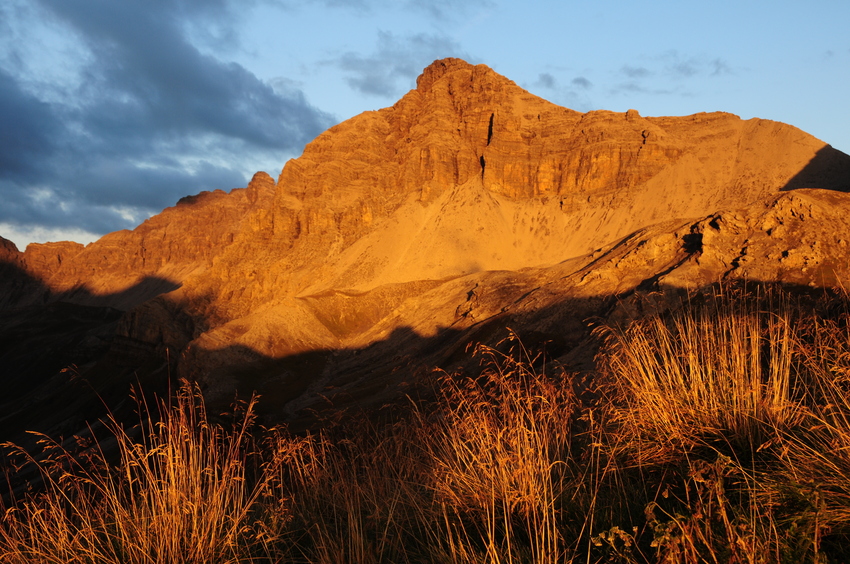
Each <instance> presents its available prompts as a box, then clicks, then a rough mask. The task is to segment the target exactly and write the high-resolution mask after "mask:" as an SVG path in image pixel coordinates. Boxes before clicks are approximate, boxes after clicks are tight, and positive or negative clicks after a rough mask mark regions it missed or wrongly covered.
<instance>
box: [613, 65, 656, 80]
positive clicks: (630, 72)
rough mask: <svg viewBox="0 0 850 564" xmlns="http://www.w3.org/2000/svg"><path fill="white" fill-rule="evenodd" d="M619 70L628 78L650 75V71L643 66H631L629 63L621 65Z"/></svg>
mask: <svg viewBox="0 0 850 564" xmlns="http://www.w3.org/2000/svg"><path fill="white" fill-rule="evenodd" d="M620 72H621V73H622V74H624V75H626V76H627V77H629V78H646V77H648V76H651V75H652V72H651V71H650V70H649V69H647V68H645V67H633V66H631V65H623V67H622V68H621V69H620Z"/></svg>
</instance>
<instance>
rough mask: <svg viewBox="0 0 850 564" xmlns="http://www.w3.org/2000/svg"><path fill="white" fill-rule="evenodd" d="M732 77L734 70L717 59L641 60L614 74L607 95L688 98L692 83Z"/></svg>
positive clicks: (672, 55) (667, 56) (671, 55)
mask: <svg viewBox="0 0 850 564" xmlns="http://www.w3.org/2000/svg"><path fill="white" fill-rule="evenodd" d="M732 74H735V70H734V68H733V67H732V66H731V65H730V64H729V63H728V62H727V61H725V60H724V59H721V58H719V57H715V58H709V57H707V56H705V55H699V56H683V55H682V54H680V53H679V52H678V51H667V52H666V53H663V54H660V55H656V56H653V57H642V58H641V60H640V62H639V63H638V64H635V63H630V64H625V65H623V66H621V67H620V68H619V70H618V71H617V72H616V73H614V79H615V80H614V85H613V87H611V89H610V91H609V92H610V94H612V95H617V94H648V95H658V96H668V95H678V96H690V95H691V90H689V89H688V85H689V84H693V82H692V81H695V80H700V79H704V78H706V77H708V78H715V77H720V76H725V75H732Z"/></svg>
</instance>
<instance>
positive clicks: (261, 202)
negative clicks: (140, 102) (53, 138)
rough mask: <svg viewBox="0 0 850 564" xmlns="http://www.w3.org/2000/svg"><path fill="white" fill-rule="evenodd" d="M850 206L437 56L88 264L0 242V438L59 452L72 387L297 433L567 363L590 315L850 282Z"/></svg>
mask: <svg viewBox="0 0 850 564" xmlns="http://www.w3.org/2000/svg"><path fill="white" fill-rule="evenodd" d="M848 191H850V157H848V156H847V155H845V154H843V153H841V152H839V151H837V150H835V149H833V148H832V147H830V146H829V145H827V144H825V143H823V142H821V141H819V140H817V139H815V138H814V137H812V136H811V135H808V134H806V133H804V132H802V131H800V130H799V129H796V128H794V127H792V126H790V125H785V124H782V123H777V122H772V121H767V120H760V119H751V120H741V119H740V118H738V117H736V116H734V115H731V114H726V113H702V114H696V115H692V116H685V117H643V116H640V115H639V114H638V112H636V111H634V110H629V111H628V112H625V113H617V112H609V111H593V112H588V113H584V114H582V113H579V112H575V111H572V110H569V109H566V108H563V107H560V106H557V105H555V104H552V103H550V102H547V101H545V100H543V99H541V98H538V97H536V96H534V95H532V94H530V93H528V92H526V91H525V90H523V89H522V88H520V87H519V86H517V85H516V84H514V83H513V82H511V81H510V80H508V79H506V78H504V77H502V76H500V75H498V74H497V73H495V72H494V71H492V70H491V69H489V68H488V67H486V66H484V65H477V66H473V65H470V64H468V63H466V62H464V61H461V60H458V59H444V60H440V61H435V62H434V63H433V64H432V65H430V66H429V67H428V68H426V69H425V70H424V72H423V74H422V75H421V76H420V77H419V79H418V80H417V87H416V89H414V90H412V91H410V92H409V93H407V94H406V95H405V96H404V97H403V98H402V99H401V100H399V101H398V102H397V103H396V104H395V105H394V106H392V107H390V108H385V109H383V110H379V111H374V112H366V113H363V114H361V115H359V116H356V117H354V118H352V119H350V120H348V121H346V122H343V123H341V124H339V125H337V126H335V127H333V128H331V129H329V130H328V131H326V132H325V133H323V134H321V135H320V136H319V137H317V138H316V139H315V140H314V141H313V142H312V143H310V144H309V145H307V147H306V148H305V150H304V153H303V155H302V156H301V157H299V158H297V159H294V160H291V161H289V162H287V163H286V165H285V166H284V167H283V170H282V172H281V174H280V176H279V177H278V179H277V181H275V180H273V179H272V178H271V177H269V176H268V175H267V174H265V173H257V175H255V176H254V178H253V180H252V181H251V183H250V184H249V186H248V187H247V188H245V189H237V190H233V191H232V192H230V193H225V192H222V191H216V192H212V193H202V194H199V195H197V196H192V197H187V198H184V199H182V200H181V201H180V202H178V203H177V205H176V206H174V207H172V208H168V209H166V210H165V211H163V212H162V213H161V214H159V215H157V216H154V217H152V218H150V219H148V220H147V221H145V222H144V223H142V224H141V225H140V226H139V227H137V228H136V229H134V230H132V231H120V232H116V233H111V234H109V235H106V236H104V237H103V238H101V239H100V240H98V241H96V242H94V243H91V244H89V245H87V246H85V247H83V246H82V245H79V244H76V243H48V244H44V245H37V244H33V245H29V246H28V247H27V249H26V250H25V251H24V252H20V251H18V249H16V248H15V247H14V245H12V244H11V243H9V242H7V241H5V240H2V239H0V274H2V278H0V337H2V338H0V343H3V345H2V347H1V348H0V367H2V368H0V370H2V371H4V372H5V373H4V374H3V376H2V377H3V381H4V382H5V383H7V388H8V390H9V392H8V393H7V394H6V399H4V400H3V402H2V405H0V407H2V411H0V412H2V413H6V415H4V416H2V417H0V432H2V433H5V436H15V435H16V434H17V433H18V432H20V431H21V430H22V429H23V428H24V426H25V425H32V424H33V422H37V423H38V424H39V425H41V427H42V430H45V431H50V432H54V433H64V434H66V435H68V434H71V433H73V432H75V431H76V430H77V429H79V428H80V426H81V425H82V422H83V420H84V419H85V418H86V417H88V416H90V414H92V413H95V412H97V410H98V409H99V407H98V406H99V405H100V403H99V402H100V399H96V397H95V396H94V395H93V393H92V392H91V391H90V390H94V391H96V392H97V393H98V394H99V395H100V397H105V398H107V400H108V399H110V398H111V399H112V400H113V401H115V402H120V398H122V397H125V396H126V390H127V388H128V386H129V384H130V383H132V382H134V381H136V380H139V381H141V382H142V383H143V385H145V386H148V387H150V388H151V389H166V387H167V386H168V385H169V382H171V381H173V380H175V379H176V378H190V379H195V380H197V381H199V382H200V383H202V385H203V387H204V390H205V393H206V394H207V398H208V401H210V402H211V404H212V405H219V404H221V405H226V404H227V403H228V402H229V401H231V400H232V399H233V397H234V394H236V393H237V392H238V393H239V394H241V395H242V396H246V395H247V394H250V393H251V392H252V391H254V390H256V391H259V392H260V393H261V394H262V395H263V398H264V399H263V400H262V402H261V404H260V407H261V411H262V412H263V414H264V416H266V417H269V418H271V419H274V420H287V421H290V422H292V423H293V424H294V425H308V424H310V421H311V417H312V416H313V415H312V414H313V413H315V410H316V409H320V408H324V407H327V406H331V405H332V406H335V407H370V406H371V407H377V406H380V405H382V404H384V403H386V402H391V401H393V400H394V399H397V398H398V397H400V396H402V395H403V394H405V393H406V392H407V390H409V389H410V387H411V386H415V384H416V382H417V380H418V379H419V378H420V376H421V375H422V374H424V373H426V372H428V371H430V370H431V369H433V368H434V367H442V368H444V369H453V368H456V367H458V366H461V365H463V364H465V363H467V362H469V360H468V356H467V355H465V354H463V353H464V351H465V349H466V348H467V347H468V346H469V345H470V344H475V343H478V342H483V343H490V344H495V343H497V342H498V341H500V340H501V339H503V338H504V337H505V336H506V335H507V334H508V332H507V331H508V329H507V328H510V329H511V330H513V331H515V332H516V333H517V334H518V335H520V336H521V337H522V339H523V341H524V342H525V343H526V344H527V345H528V346H529V347H545V348H546V353H547V355H548V356H549V357H550V358H552V359H553V360H555V361H558V362H561V363H564V364H567V365H569V366H575V367H578V368H580V367H581V366H584V365H586V364H587V362H589V360H590V359H592V352H593V351H592V347H591V345H590V344H589V341H588V340H587V336H588V332H589V329H588V322H587V320H588V319H590V318H597V319H598V318H602V319H615V318H617V317H618V316H621V317H622V316H628V315H631V312H632V311H633V310H634V309H635V308H641V307H649V306H652V305H653V304H658V303H664V301H665V300H668V299H669V297H670V296H673V295H675V294H676V293H677V292H681V291H685V290H689V289H690V290H696V289H699V288H701V287H703V286H706V285H709V284H712V283H716V282H718V281H721V280H730V279H731V280H735V279H739V280H744V279H746V280H751V281H757V282H760V281H763V282H783V283H786V284H787V285H789V286H792V285H793V286H795V287H800V288H811V287H826V286H834V285H837V284H840V283H846V281H847V279H848V274H850V267H848V265H850V248H849V247H848V242H847V239H848V237H850V235H848V233H850V219H848V218H849V217H850V213H848V212H850V196H848V194H847V192H848ZM69 366H73V368H72V369H71V370H70V371H69V370H65V371H64V372H63V369H67V368H68V367H69ZM69 374H71V375H73V378H70V377H69ZM81 382H83V383H84V385H83V384H81ZM81 390H89V391H81ZM82 397H85V398H86V399H85V400H83V399H80V400H78V401H77V400H74V401H70V400H69V398H82ZM104 401H106V400H104Z"/></svg>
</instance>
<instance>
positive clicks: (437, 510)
mask: <svg viewBox="0 0 850 564" xmlns="http://www.w3.org/2000/svg"><path fill="white" fill-rule="evenodd" d="M847 302H848V300H847V299H846V296H844V295H842V294H835V293H832V294H829V293H824V294H823V295H821V296H811V295H809V296H801V295H799V294H796V295H795V294H791V293H788V292H784V291H782V290H781V289H778V288H768V287H761V288H750V289H747V288H744V289H740V288H738V289H735V288H722V289H719V290H718V291H716V292H706V293H702V294H698V295H697V296H696V297H692V298H690V299H685V300H682V302H681V304H680V305H679V306H677V307H672V308H669V309H668V310H665V311H659V312H656V313H652V314H648V315H645V316H644V317H642V318H638V319H635V320H633V321H631V322H629V323H626V324H621V325H618V326H610V327H606V328H605V329H604V330H601V331H599V332H598V335H599V336H600V341H599V352H598V355H597V370H596V371H595V372H594V373H592V374H589V375H584V376H583V378H582V380H581V381H580V382H579V380H578V376H576V375H571V374H568V373H565V372H564V371H563V370H560V369H558V368H557V367H556V366H554V365H553V364H552V363H546V362H543V359H542V358H539V357H535V356H533V355H531V354H529V353H528V352H527V351H526V350H525V349H524V348H523V347H522V345H521V343H519V342H518V340H516V339H515V338H512V339H510V340H508V341H506V343H504V344H503V345H500V346H499V347H496V348H487V347H478V349H477V350H476V352H475V353H474V354H476V355H478V356H479V357H480V358H481V360H482V370H481V371H480V372H479V373H477V374H475V375H472V376H464V375H461V374H441V375H439V377H438V378H436V379H435V382H436V384H435V394H434V399H433V400H431V401H429V402H427V403H425V404H417V405H416V406H412V407H411V408H410V409H409V410H408V411H407V413H406V414H404V415H402V416H399V417H398V418H397V419H396V420H394V421H393V422H390V423H384V424H380V425H378V424H376V423H374V422H372V420H370V419H369V418H368V417H363V418H361V419H357V420H354V421H351V422H350V423H349V424H348V425H343V426H339V427H331V428H325V429H322V430H321V431H318V432H316V433H314V434H311V435H306V436H304V435H302V436H294V435H292V434H289V433H287V432H286V431H285V430H284V429H270V430H266V429H261V428H257V427H256V426H255V425H254V424H253V423H254V415H253V408H254V403H253V402H249V403H247V404H246V405H244V406H242V408H241V410H239V411H238V413H237V414H236V415H235V416H234V418H233V423H232V424H230V425H228V426H225V425H223V424H220V423H213V422H212V421H211V420H210V418H209V417H207V414H206V412H205V410H204V406H203V402H202V400H201V398H200V395H199V394H198V392H197V390H195V389H194V388H192V387H191V386H188V385H187V386H186V387H184V388H183V389H181V391H180V392H179V393H178V394H177V396H176V399H175V400H174V401H173V405H161V406H160V407H159V408H158V409H156V410H155V412H156V413H155V415H156V416H155V417H154V416H151V417H147V416H143V417H141V419H140V423H139V425H138V426H137V427H136V428H134V429H127V430H125V429H124V428H123V427H121V426H120V425H118V424H117V422H115V421H112V422H110V423H109V428H110V430H111V438H108V439H106V440H104V441H103V442H101V443H100V444H98V443H94V444H92V445H89V446H87V447H86V448H79V449H74V450H70V449H65V448H63V447H61V446H60V445H58V444H56V443H53V442H51V441H50V440H49V439H48V438H47V437H42V441H43V446H45V447H46V454H42V455H39V456H33V455H29V454H28V453H26V452H23V451H21V449H16V448H15V447H12V446H9V447H8V448H9V452H10V456H12V457H13V458H15V459H17V460H20V459H21V457H23V461H24V462H26V463H28V464H29V466H30V467H32V466H35V467H37V468H38V470H39V475H40V481H39V482H40V483H39V485H38V487H35V486H34V487H33V489H32V491H31V493H28V494H25V495H18V497H17V498H16V499H13V500H12V501H11V502H10V503H8V504H7V506H6V507H5V508H4V515H3V521H2V524H1V525H0V561H2V562H10V563H14V564H17V563H34V562H81V563H82V562H86V563H104V564H106V563H118V562H131V563H136V562H139V563H141V562H145V563H153V562H210V563H212V562H215V563H218V562H305V563H322V564H331V563H340V564H341V563H362V564H366V563H420V562H441V563H442V562H445V563H454V564H472V563H476V564H485V563H486V564H497V563H498V564H502V563H534V564H538V563H539V564H543V563H546V564H556V563H562V562H564V563H566V562H576V563H577V562H585V563H587V562H635V563H636V562H683V563H698V562H717V563H721V562H753V563H755V562H771V563H772V562H776V563H783V562H812V563H822V562H843V561H850V548H847V547H848V546H850V526H848V525H850V393H848V392H850V389H848V388H850V333H848V326H850V314H848V309H847V307H846V304H847ZM142 407H144V406H142ZM140 412H141V413H148V411H147V410H146V409H142V410H140Z"/></svg>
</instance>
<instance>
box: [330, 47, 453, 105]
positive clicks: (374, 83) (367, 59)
mask: <svg viewBox="0 0 850 564" xmlns="http://www.w3.org/2000/svg"><path fill="white" fill-rule="evenodd" d="M444 57H461V58H465V59H467V60H469V56H468V55H465V54H464V53H463V52H462V51H461V48H460V46H459V45H458V43H457V42H455V41H454V40H452V39H450V38H448V37H446V36H443V35H434V34H428V33H419V34H415V35H411V36H408V37H397V36H395V35H394V34H392V33H390V32H379V34H378V46H377V49H376V50H375V52H374V53H372V54H371V55H362V54H360V53H353V52H349V53H345V54H344V55H342V56H341V57H339V58H338V59H336V60H335V61H332V62H331V64H334V65H335V66H337V67H339V68H340V69H341V70H342V71H343V72H345V73H346V75H347V78H346V82H347V83H348V84H349V86H351V87H352V88H354V89H355V90H358V91H360V92H362V93H364V94H370V95H373V96H381V97H387V98H394V97H396V96H397V95H398V94H400V93H402V92H403V91H404V90H407V89H408V88H411V87H412V86H413V81H414V79H415V78H416V77H417V76H419V74H420V73H421V72H422V69H423V68H425V67H426V66H428V65H429V64H431V63H432V62H433V61H434V60H436V59H442V58H444Z"/></svg>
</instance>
